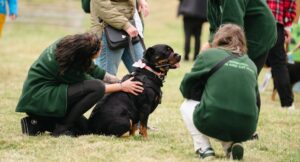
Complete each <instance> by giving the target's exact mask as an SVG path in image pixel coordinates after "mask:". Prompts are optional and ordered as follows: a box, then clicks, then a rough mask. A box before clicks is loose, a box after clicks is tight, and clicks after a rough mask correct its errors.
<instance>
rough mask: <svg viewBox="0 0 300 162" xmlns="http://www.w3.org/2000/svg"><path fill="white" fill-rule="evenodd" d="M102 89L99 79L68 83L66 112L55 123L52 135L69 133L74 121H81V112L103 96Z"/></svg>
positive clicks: (103, 89) (102, 85)
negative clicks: (58, 122) (59, 120)
mask: <svg viewBox="0 0 300 162" xmlns="http://www.w3.org/2000/svg"><path fill="white" fill-rule="evenodd" d="M104 91H105V87H104V84H103V83H101V82H100V81H99V80H86V81H84V82H81V83H78V84H74V85H70V86H69V88H68V109H67V113H66V115H65V117H63V119H62V121H61V122H60V124H57V125H56V128H55V130H54V131H53V133H52V135H53V136H59V135H61V134H67V133H69V132H68V131H69V129H71V128H72V127H73V126H74V125H75V124H76V122H82V121H83V120H81V118H82V116H83V114H84V113H85V112H86V111H88V110H89V109H90V108H91V107H92V106H93V105H95V104H96V102H97V101H99V100H100V99H101V98H102V97H103V95H104ZM79 120H80V121H79ZM83 122H84V121H83ZM79 124H82V123H79Z"/></svg>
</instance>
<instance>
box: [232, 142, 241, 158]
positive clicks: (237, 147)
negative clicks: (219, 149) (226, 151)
mask: <svg viewBox="0 0 300 162" xmlns="http://www.w3.org/2000/svg"><path fill="white" fill-rule="evenodd" d="M231 151H232V152H231V153H232V159H233V160H242V159H243V156H244V148H243V146H242V144H240V143H235V144H233V145H232V150H231Z"/></svg>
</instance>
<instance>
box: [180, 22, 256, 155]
mask: <svg viewBox="0 0 300 162" xmlns="http://www.w3.org/2000/svg"><path fill="white" fill-rule="evenodd" d="M231 55H236V56H235V57H234V58H233V59H231V60H229V61H228V62H227V63H225V64H224V65H223V66H222V67H220V68H219V69H218V70H217V71H215V72H214V73H213V74H212V75H211V76H210V77H209V78H208V80H207V82H206V84H205V89H204V91H203V95H202V97H200V96H199V95H195V94H198V93H197V92H198V91H199V89H197V88H195V87H197V85H198V84H199V82H201V78H202V77H203V76H204V75H206V74H207V73H208V71H209V70H210V69H212V67H214V66H215V65H216V64H217V63H219V62H220V61H221V60H223V59H224V58H227V57H229V56H231ZM256 80H257V69H256V66H255V64H254V63H253V62H252V61H251V60H250V59H249V57H248V56H247V55H246V41H245V35H244V32H243V30H242V29H241V28H240V27H239V26H237V25H233V24H226V25H224V26H221V27H220V29H219V30H218V32H217V33H216V34H215V36H214V40H213V43H212V48H211V49H208V50H206V51H204V52H202V53H201V54H200V55H199V57H198V58H197V60H196V62H195V64H194V66H193V68H192V70H191V72H189V73H187V74H185V76H184V78H183V80H182V82H181V86H180V90H181V93H182V95H183V97H184V98H185V101H184V102H183V104H182V105H181V108H180V111H181V114H182V117H183V120H184V122H185V124H186V126H187V128H188V130H189V132H190V133H191V135H192V138H193V142H194V149H195V151H196V153H197V154H199V156H200V158H208V157H210V158H211V157H214V155H215V153H214V150H213V149H212V148H211V145H210V142H209V137H212V138H215V139H218V140H219V141H222V142H221V143H222V145H223V149H224V151H225V153H226V155H227V156H228V157H232V158H233V159H242V158H243V153H244V149H243V146H242V145H241V143H240V142H242V141H246V140H247V139H249V138H250V137H251V136H252V134H253V133H254V132H255V130H256V126H257V120H258V111H259V109H258V108H259V100H258V97H257V96H258V91H257V81H256Z"/></svg>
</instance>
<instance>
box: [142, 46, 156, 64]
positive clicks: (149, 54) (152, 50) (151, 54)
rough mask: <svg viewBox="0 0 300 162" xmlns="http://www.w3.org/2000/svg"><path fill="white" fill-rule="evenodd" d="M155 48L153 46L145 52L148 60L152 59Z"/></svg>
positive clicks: (145, 57)
mask: <svg viewBox="0 0 300 162" xmlns="http://www.w3.org/2000/svg"><path fill="white" fill-rule="evenodd" d="M154 52H155V50H154V48H152V47H149V48H148V49H147V50H146V51H145V54H144V59H146V60H147V61H150V60H151V56H153V54H154Z"/></svg>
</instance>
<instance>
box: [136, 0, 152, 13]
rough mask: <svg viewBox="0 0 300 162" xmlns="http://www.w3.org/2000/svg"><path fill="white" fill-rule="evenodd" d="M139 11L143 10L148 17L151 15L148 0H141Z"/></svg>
mask: <svg viewBox="0 0 300 162" xmlns="http://www.w3.org/2000/svg"><path fill="white" fill-rule="evenodd" d="M138 10H139V12H142V14H143V15H144V16H145V17H147V16H148V15H149V12H150V11H149V5H148V3H147V1H146V0H140V1H139V6H138Z"/></svg>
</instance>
